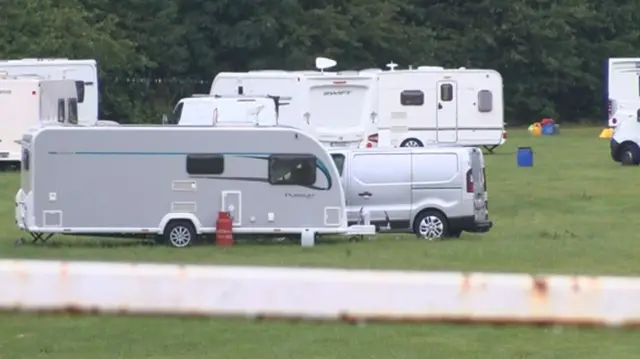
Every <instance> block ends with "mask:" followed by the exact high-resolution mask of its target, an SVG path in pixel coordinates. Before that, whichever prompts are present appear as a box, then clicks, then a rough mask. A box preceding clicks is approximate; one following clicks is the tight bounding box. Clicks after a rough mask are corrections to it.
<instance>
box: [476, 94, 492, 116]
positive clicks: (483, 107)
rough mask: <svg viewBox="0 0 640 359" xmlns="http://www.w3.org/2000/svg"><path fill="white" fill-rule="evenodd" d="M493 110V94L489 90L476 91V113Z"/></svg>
mask: <svg viewBox="0 0 640 359" xmlns="http://www.w3.org/2000/svg"><path fill="white" fill-rule="evenodd" d="M492 109H493V93H492V92H491V91H489V90H480V91H478V111H480V112H491V110H492Z"/></svg>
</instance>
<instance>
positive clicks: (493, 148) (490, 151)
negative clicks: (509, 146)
mask: <svg viewBox="0 0 640 359" xmlns="http://www.w3.org/2000/svg"><path fill="white" fill-rule="evenodd" d="M482 147H484V149H485V150H487V152H489V154H493V150H495V149H496V147H498V146H491V147H489V146H482Z"/></svg>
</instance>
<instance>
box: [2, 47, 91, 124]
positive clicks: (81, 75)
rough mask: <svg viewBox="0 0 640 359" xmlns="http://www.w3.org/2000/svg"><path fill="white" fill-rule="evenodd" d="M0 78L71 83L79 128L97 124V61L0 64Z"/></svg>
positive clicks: (61, 60)
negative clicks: (74, 91) (67, 81)
mask: <svg viewBox="0 0 640 359" xmlns="http://www.w3.org/2000/svg"><path fill="white" fill-rule="evenodd" d="M0 75H10V76H18V75H37V76H41V77H43V78H44V79H47V80H74V81H75V82H76V87H77V90H76V91H77V96H76V97H77V98H78V119H79V123H80V124H82V125H94V124H95V122H96V121H97V120H98V66H97V63H96V60H70V59H66V58H48V59H20V60H0Z"/></svg>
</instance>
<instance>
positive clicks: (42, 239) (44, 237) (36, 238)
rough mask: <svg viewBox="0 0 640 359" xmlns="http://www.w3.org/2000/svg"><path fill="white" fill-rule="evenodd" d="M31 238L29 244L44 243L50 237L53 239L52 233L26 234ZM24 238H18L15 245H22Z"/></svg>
mask: <svg viewBox="0 0 640 359" xmlns="http://www.w3.org/2000/svg"><path fill="white" fill-rule="evenodd" d="M28 233H29V235H30V236H31V238H32V240H31V243H37V242H38V241H40V242H42V243H44V242H46V241H48V240H49V239H50V238H51V237H53V233H37V232H28ZM23 243H24V238H19V239H18V240H17V241H16V244H23Z"/></svg>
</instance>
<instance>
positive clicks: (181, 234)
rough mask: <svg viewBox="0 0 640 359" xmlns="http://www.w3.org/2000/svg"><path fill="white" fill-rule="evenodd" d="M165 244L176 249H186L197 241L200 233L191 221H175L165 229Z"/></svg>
mask: <svg viewBox="0 0 640 359" xmlns="http://www.w3.org/2000/svg"><path fill="white" fill-rule="evenodd" d="M163 237H164V242H165V243H166V244H168V245H170V246H172V247H174V248H184V247H188V246H190V245H192V244H193V243H195V242H196V241H197V238H198V233H196V229H195V228H194V227H193V224H191V222H189V221H173V222H170V223H169V224H168V225H167V227H166V228H165V229H164V235H163Z"/></svg>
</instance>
